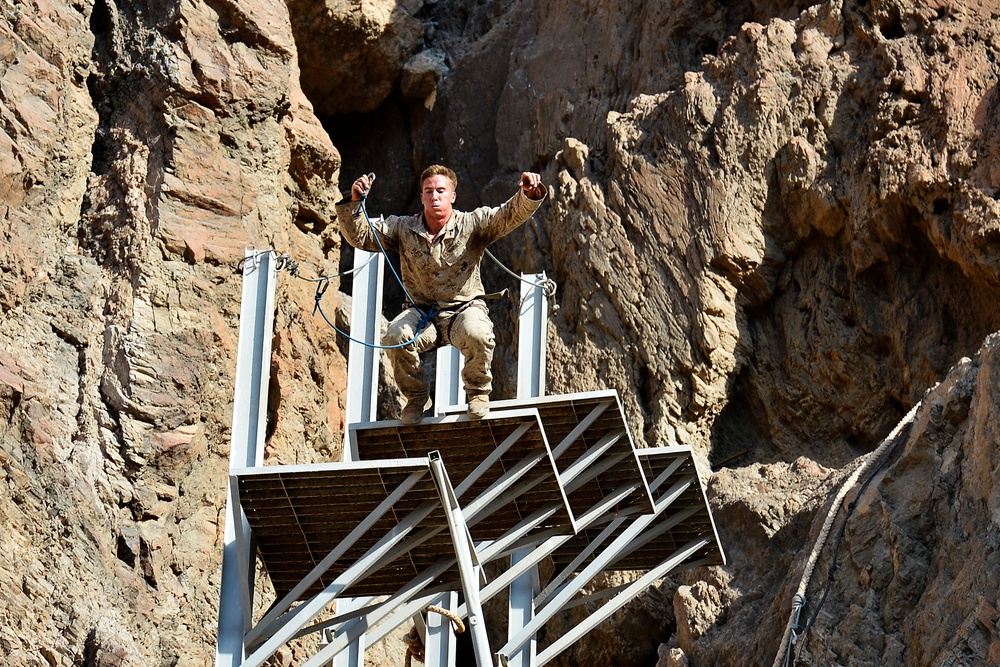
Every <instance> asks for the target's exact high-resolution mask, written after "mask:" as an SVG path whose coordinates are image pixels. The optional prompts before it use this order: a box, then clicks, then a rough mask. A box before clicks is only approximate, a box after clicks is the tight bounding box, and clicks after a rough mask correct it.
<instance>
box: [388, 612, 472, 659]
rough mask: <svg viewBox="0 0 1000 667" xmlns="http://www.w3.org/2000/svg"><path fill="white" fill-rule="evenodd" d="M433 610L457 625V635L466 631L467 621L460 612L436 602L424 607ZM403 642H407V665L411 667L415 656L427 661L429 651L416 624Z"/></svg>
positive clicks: (404, 637)
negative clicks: (463, 620)
mask: <svg viewBox="0 0 1000 667" xmlns="http://www.w3.org/2000/svg"><path fill="white" fill-rule="evenodd" d="M431 611H433V612H434V613H436V614H441V615H442V616H444V617H445V618H447V619H448V620H450V621H451V622H452V624H453V625H454V626H455V634H456V635H460V634H462V633H463V632H465V623H463V622H462V619H461V618H459V616H458V614H456V613H454V612H453V611H451V610H449V609H445V608H444V607H439V606H438V605H436V604H432V605H428V606H427V607H425V608H424V612H425V613H426V612H431ZM403 643H404V644H406V667H410V661H411V660H412V659H413V658H416V659H417V661H418V662H424V661H425V659H426V657H427V652H426V649H425V648H424V642H423V641H422V640H421V639H420V632H419V631H418V630H417V626H416V625H414V626H413V627H412V628H410V631H409V632H407V633H406V634H405V635H403Z"/></svg>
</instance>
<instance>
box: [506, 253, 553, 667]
mask: <svg viewBox="0 0 1000 667" xmlns="http://www.w3.org/2000/svg"><path fill="white" fill-rule="evenodd" d="M545 280H546V278H545V274H544V273H538V274H535V275H525V274H521V302H520V303H521V308H520V310H519V312H518V318H517V397H518V398H519V399H526V398H538V397H540V396H542V395H544V394H545V343H546V332H547V329H548V316H549V302H548V299H547V298H546V295H545V293H544V290H543V289H542V287H541V285H542V284H543V281H545ZM523 560H531V552H530V550H524V551H516V552H514V553H513V554H511V557H510V567H511V568H515V567H517V565H518V563H520V562H521V561H523ZM540 587H541V585H540V582H539V580H538V568H537V567H533V568H531V569H530V570H528V571H527V572H525V574H523V575H522V576H520V577H518V578H517V579H516V580H514V582H513V583H511V585H510V596H509V598H508V600H509V602H508V607H507V627H508V633H509V636H513V635H514V634H516V633H517V632H519V631H520V629H521V628H523V627H524V626H525V625H526V624H527V623H529V622H530V621H531V618H532V616H534V613H535V609H534V604H533V602H532V600H534V598H535V595H536V594H537V593H538V589H539V588H540ZM535 651H536V648H535V639H534V637H532V639H531V641H529V642H528V643H527V644H526V645H525V646H524V647H523V648H521V649H520V650H519V651H518V652H517V653H515V654H514V655H513V656H511V660H512V662H511V665H512V666H513V667H534V665H535Z"/></svg>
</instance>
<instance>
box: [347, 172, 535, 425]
mask: <svg viewBox="0 0 1000 667" xmlns="http://www.w3.org/2000/svg"><path fill="white" fill-rule="evenodd" d="M370 187H371V180H370V179H369V177H368V176H361V177H360V178H358V179H357V180H356V181H354V184H353V185H352V186H351V200H350V201H347V200H344V201H342V202H340V203H338V205H337V217H338V218H339V220H340V229H341V231H343V233H344V238H346V239H347V242H348V243H350V244H351V245H352V246H354V247H355V248H361V249H362V250H367V251H369V252H378V251H380V248H379V245H378V243H377V241H376V238H375V233H374V232H373V231H372V227H374V229H375V230H377V232H378V239H379V240H380V241H381V243H382V246H383V247H384V248H385V249H386V250H393V251H396V252H398V253H399V259H400V268H401V269H402V278H403V286H404V287H405V288H406V291H407V293H408V295H409V297H410V298H411V299H413V301H414V303H412V304H409V307H408V308H406V309H405V310H404V311H403V312H402V313H400V314H399V316H398V317H396V319H394V320H393V321H392V322H391V323H390V324H389V328H388V330H387V331H386V334H385V336H384V337H383V339H382V344H383V345H390V346H391V345H400V344H402V343H406V342H407V341H410V340H413V343H411V344H409V345H405V346H403V347H397V348H393V349H389V350H387V354H388V356H389V360H390V361H391V362H392V369H393V375H394V377H395V378H396V384H397V385H398V386H399V389H400V391H401V392H402V393H403V396H405V397H406V406H405V407H404V408H403V414H402V420H403V422H404V423H406V424H416V423H418V422H419V421H420V420H421V419H422V418H423V414H424V410H425V409H426V408H427V407H428V401H429V394H428V388H427V378H426V377H425V374H424V369H423V366H422V365H421V364H420V353H421V352H424V351H427V350H430V349H432V348H434V347H437V346H438V345H441V344H451V345H454V346H455V347H457V348H458V349H459V350H460V351H461V352H462V355H463V356H464V357H465V368H464V369H463V371H462V380H463V382H464V384H465V393H466V396H467V397H468V414H469V416H470V417H472V418H473V419H481V418H482V417H483V416H485V415H486V414H487V412H488V411H489V396H490V390H491V389H492V387H493V376H492V373H491V371H490V366H491V364H492V361H493V348H494V346H495V343H494V338H493V323H492V322H491V321H490V318H489V309H488V308H487V307H486V304H485V302H484V301H483V300H482V297H483V296H484V294H485V290H484V289H483V281H482V278H481V277H480V273H479V264H480V262H481V261H482V259H483V253H484V252H485V251H486V247H487V246H489V244H491V243H493V242H494V241H496V240H497V239H499V238H501V237H502V236H506V235H507V234H509V233H510V232H512V231H513V230H514V229H516V228H517V227H519V226H520V225H522V224H523V223H524V222H525V221H526V220H527V219H528V218H530V217H531V215H532V214H533V213H534V212H535V210H536V209H537V208H538V206H539V205H540V204H541V202H542V199H544V197H545V195H546V190H545V186H544V185H542V181H541V177H540V176H539V175H538V174H534V173H530V172H525V173H523V174H521V181H520V189H519V190H518V191H517V193H516V194H515V195H514V196H513V197H511V198H510V199H509V200H507V202H506V203H504V204H503V205H502V206H498V207H492V208H491V207H488V206H484V207H481V208H477V209H476V210H474V211H471V212H469V213H464V212H462V211H457V210H455V209H454V208H453V207H452V204H454V203H455V196H456V194H455V189H456V187H458V178H457V177H456V176H455V172H453V171H452V170H451V169H448V168H447V167H442V166H440V165H433V166H431V167H428V168H427V169H425V170H424V171H423V173H422V174H421V175H420V187H421V192H420V201H421V203H422V204H423V207H424V210H423V213H420V214H418V215H407V216H390V217H387V218H384V219H382V218H380V219H376V220H372V227H369V226H368V223H367V221H366V220H365V219H364V216H362V214H361V212H360V210H359V209H360V207H359V206H358V203H359V202H360V201H361V200H362V199H363V198H364V197H365V196H367V194H368V190H369V188H370ZM414 338H415V340H414Z"/></svg>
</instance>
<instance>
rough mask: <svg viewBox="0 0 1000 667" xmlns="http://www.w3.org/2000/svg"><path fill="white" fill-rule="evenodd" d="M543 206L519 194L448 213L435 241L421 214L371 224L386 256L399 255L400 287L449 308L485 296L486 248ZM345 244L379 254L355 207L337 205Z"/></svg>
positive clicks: (425, 301)
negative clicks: (482, 272) (483, 268)
mask: <svg viewBox="0 0 1000 667" xmlns="http://www.w3.org/2000/svg"><path fill="white" fill-rule="evenodd" d="M544 200H545V196H544V195H543V196H542V198H541V199H538V200H534V199H529V198H528V197H527V196H526V195H525V194H524V193H523V192H522V191H521V190H518V191H517V193H516V194H515V195H514V196H513V197H511V198H510V199H508V200H507V201H506V202H505V203H504V204H503V205H502V206H497V207H489V206H483V207H481V208H477V209H475V210H474V211H471V212H468V213H465V212H462V211H453V212H452V214H451V219H450V220H449V221H448V224H446V225H445V226H444V228H443V229H442V230H441V231H440V233H439V234H438V235H437V236H436V237H433V238H432V237H431V234H430V232H429V231H427V228H426V227H425V226H424V214H423V213H419V214H417V215H404V216H395V215H393V216H389V217H387V218H372V219H371V222H372V227H374V228H375V230H377V231H378V234H379V240H380V241H381V242H382V245H383V246H384V247H385V249H386V250H391V251H395V252H398V253H399V263H400V268H401V269H402V278H403V285H404V286H405V287H406V291H407V292H409V294H410V297H411V298H412V299H413V300H414V302H416V303H417V304H419V305H429V304H437V305H438V306H439V307H447V306H454V305H456V304H458V303H462V302H465V301H469V300H471V299H474V298H476V297H478V296H482V295H483V294H484V293H485V289H484V288H483V281H482V278H481V277H480V274H479V264H480V262H481V261H482V259H483V253H485V252H486V247H487V246H489V245H490V244H491V243H493V242H494V241H496V240H497V239H499V238H501V237H503V236H506V235H507V234H509V233H510V232H512V231H514V230H515V229H517V228H518V227H519V226H521V225H522V224H524V222H525V221H526V220H527V219H528V218H530V217H531V215H532V214H533V213H534V212H535V210H536V209H538V206H539V205H540V204H541V203H542V202H543V201H544ZM337 218H338V219H339V221H340V229H341V231H342V232H343V233H344V238H345V239H347V242H348V243H350V244H351V245H352V246H354V247H355V248H361V249H362V250H367V251H369V252H379V246H378V243H377V242H376V240H375V234H374V233H373V231H372V229H371V228H370V227H369V226H368V224H367V222H365V218H364V215H363V214H362V213H361V212H359V211H358V202H352V201H350V200H345V201H342V202H340V203H338V204H337Z"/></svg>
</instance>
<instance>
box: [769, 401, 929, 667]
mask: <svg viewBox="0 0 1000 667" xmlns="http://www.w3.org/2000/svg"><path fill="white" fill-rule="evenodd" d="M922 403H923V401H920V402H918V403H917V404H916V405H914V406H913V408H911V409H910V411H909V412H908V413H906V416H905V417H903V419H902V420H900V422H899V423H898V424H896V427H895V428H894V429H892V432H891V433H889V435H888V436H886V438H885V440H883V441H882V443H881V444H880V445H879V446H878V447H877V448H876V449H875V451H873V452H872V453H871V454H868V455H867V456H866V457H864V459H863V460H862V461H861V463H860V465H858V467H857V468H856V469H855V470H854V472H852V473H851V474H850V475H848V477H847V479H846V480H845V481H844V483H843V484H842V485H841V486H840V489H839V490H838V491H837V495H836V497H835V498H834V500H833V504H832V505H831V506H830V511H829V512H828V513H827V515H826V520H825V521H824V522H823V528H822V530H820V533H819V537H817V538H816V543H815V544H814V545H813V549H812V552H811V553H810V554H809V560H807V561H806V566H805V569H804V570H803V571H802V579H801V580H800V581H799V587H798V589H797V590H796V591H795V595H793V596H792V609H791V613H790V614H789V618H788V623H787V624H786V625H785V633H784V635H782V637H781V645H780V646H779V648H778V653H777V655H776V656H775V657H774V666H773V667H782V666H784V667H790V666H791V665H792V660H793V656H792V652H793V647H794V646H795V644H796V643H797V642H798V640H799V639H800V638H801V637H802V636H804V635H805V631H807V630H808V629H809V628H808V627H807V628H805V629H803V628H802V627H801V626H800V625H799V616H800V614H801V613H802V609H803V608H804V607H805V606H806V601H807V600H806V589H807V588H808V587H809V580H810V579H811V578H812V574H813V569H814V568H815V567H816V561H817V560H819V555H820V552H821V551H822V550H823V547H824V546H825V545H826V540H827V538H828V537H829V535H830V530H831V529H832V527H833V522H834V520H835V519H836V518H837V514H838V512H839V511H840V507H841V503H843V501H844V497H845V496H846V495H847V493H848V492H849V491H850V490H851V489H853V488H854V486H855V485H856V484H857V482H858V479H860V478H861V476H862V475H863V474H864V473H865V472H866V471H868V470H870V469H871V468H872V467H873V466H874V465H875V464H876V463H878V462H879V460H881V459H882V457H883V456H884V455H885V454H886V453H887V452H888V451H890V450H891V449H892V448H894V447H895V446H896V445H897V444H899V442H900V441H901V440H902V438H901V437H899V436H900V434H901V433H902V432H903V429H904V428H905V427H907V426H909V425H910V424H911V423H912V422H913V419H914V417H915V416H916V414H917V409H918V408H919V407H920V406H921V404H922ZM870 481H871V479H869V480H868V482H870ZM868 482H866V483H865V486H866V487H867V485H868ZM859 495H860V494H859ZM845 526H846V519H845ZM842 528H843V527H842ZM841 537H842V534H841ZM822 599H823V600H825V599H826V594H825V593H824V594H823V598H822ZM820 603H821V604H822V600H821V602H820ZM812 621H813V622H814V621H815V617H814V618H813V619H812ZM811 626H812V622H810V623H809V627H811Z"/></svg>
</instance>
